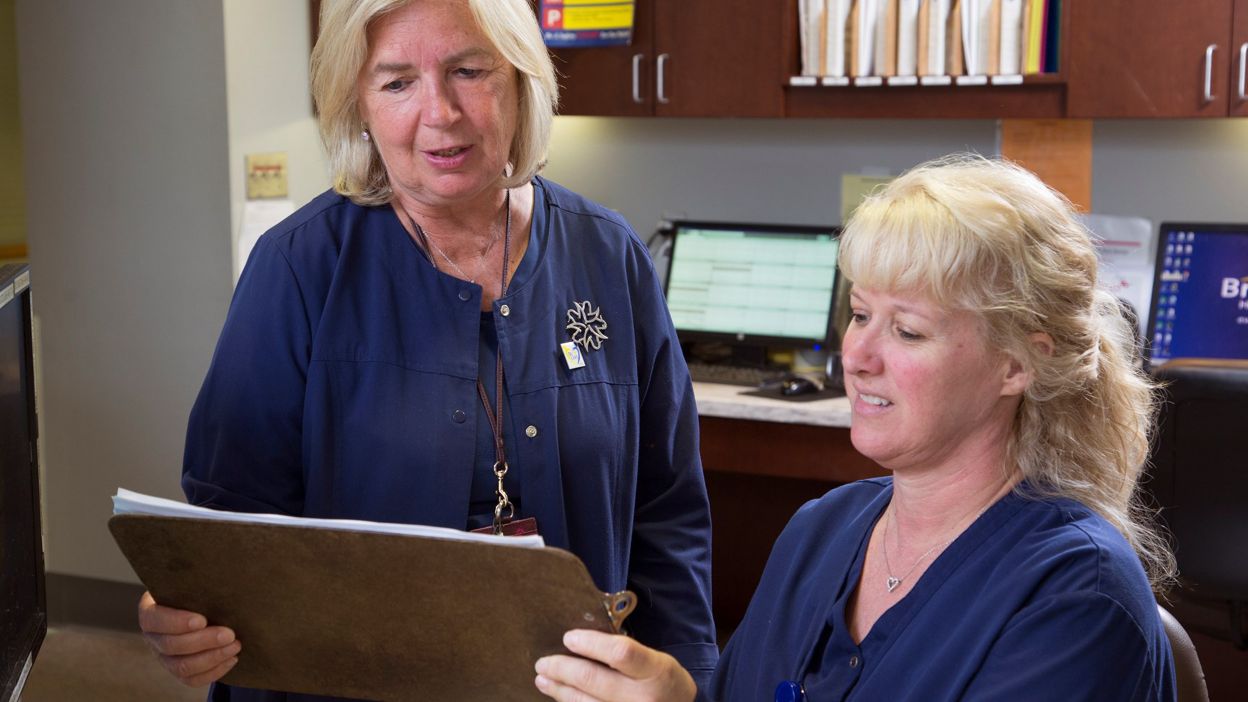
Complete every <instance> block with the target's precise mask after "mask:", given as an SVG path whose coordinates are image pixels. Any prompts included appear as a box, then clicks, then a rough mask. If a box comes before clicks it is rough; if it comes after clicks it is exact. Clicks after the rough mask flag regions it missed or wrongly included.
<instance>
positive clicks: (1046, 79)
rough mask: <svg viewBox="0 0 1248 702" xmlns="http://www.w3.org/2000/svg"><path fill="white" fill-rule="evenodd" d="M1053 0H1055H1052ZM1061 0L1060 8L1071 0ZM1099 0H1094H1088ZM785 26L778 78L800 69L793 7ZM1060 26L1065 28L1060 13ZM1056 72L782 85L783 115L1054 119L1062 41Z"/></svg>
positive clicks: (1061, 84) (1060, 92)
mask: <svg viewBox="0 0 1248 702" xmlns="http://www.w3.org/2000/svg"><path fill="white" fill-rule="evenodd" d="M1054 1H1057V0H1054ZM1079 1H1080V0H1062V3H1063V8H1065V7H1066V6H1067V5H1069V4H1071V2H1079ZM1092 1H1099V0H1092ZM785 21H786V25H785V27H784V55H785V64H784V71H783V76H782V78H781V80H782V81H785V82H787V81H788V79H789V77H790V76H796V75H798V74H800V73H801V70H800V60H799V51H800V49H799V44H800V41H799V32H798V20H797V11H796V9H793V10H792V11H791V12H790V13H789V16H788V17H787V18H786V20H785ZM1059 21H1060V22H1061V25H1062V26H1061V30H1060V32H1061V33H1062V34H1063V35H1064V34H1065V32H1066V31H1067V28H1066V25H1067V24H1068V23H1069V22H1068V18H1067V17H1065V16H1062V17H1061V18H1060V20H1059ZM1062 47H1063V48H1062V50H1061V51H1062V55H1061V58H1059V60H1058V72H1057V73H1051V74H1043V75H1029V76H1026V77H1025V78H1024V81H1023V84H1022V85H985V86H964V85H961V86H960V85H949V86H914V87H900V86H889V85H881V86H878V87H860V86H843V87H824V86H818V87H787V88H786V93H785V115H786V116H788V117H851V118H870V117H880V118H920V119H922V118H968V119H1004V118H1029V119H1055V118H1060V117H1064V116H1065V115H1066V82H1065V71H1064V68H1065V66H1066V52H1065V48H1064V45H1062Z"/></svg>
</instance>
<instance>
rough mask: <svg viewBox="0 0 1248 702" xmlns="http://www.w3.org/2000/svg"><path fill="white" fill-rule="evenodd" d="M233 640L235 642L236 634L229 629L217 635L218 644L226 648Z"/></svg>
mask: <svg viewBox="0 0 1248 702" xmlns="http://www.w3.org/2000/svg"><path fill="white" fill-rule="evenodd" d="M233 640H234V632H232V631H230V630H229V629H222V630H221V632H220V633H219V634H217V643H218V644H220V645H221V646H224V645H226V644H228V643H229V642H231V641H233Z"/></svg>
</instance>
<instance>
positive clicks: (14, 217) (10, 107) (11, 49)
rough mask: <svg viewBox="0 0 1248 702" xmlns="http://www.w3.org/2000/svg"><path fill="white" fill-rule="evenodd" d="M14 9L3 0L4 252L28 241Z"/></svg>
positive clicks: (0, 221) (0, 220)
mask: <svg viewBox="0 0 1248 702" xmlns="http://www.w3.org/2000/svg"><path fill="white" fill-rule="evenodd" d="M14 9H15V8H14V0H0V252H3V250H5V249H6V248H8V247H12V246H16V245H18V244H24V243H25V242H26V206H25V203H24V202H23V198H24V190H23V186H22V128H21V122H20V119H19V116H18V99H17V33H16V28H15V26H14ZM0 255H3V254H2V253H0Z"/></svg>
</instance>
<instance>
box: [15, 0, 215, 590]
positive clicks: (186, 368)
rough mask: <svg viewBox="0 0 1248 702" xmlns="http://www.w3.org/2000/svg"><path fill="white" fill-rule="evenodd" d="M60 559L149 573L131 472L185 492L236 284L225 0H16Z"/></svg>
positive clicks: (145, 485)
mask: <svg viewBox="0 0 1248 702" xmlns="http://www.w3.org/2000/svg"><path fill="white" fill-rule="evenodd" d="M16 9H17V13H16V17H17V38H18V66H19V69H20V71H19V80H20V91H19V93H20V99H21V116H22V148H23V151H24V154H25V157H26V158H25V170H24V175H25V181H26V183H27V186H28V187H27V198H28V204H29V208H28V209H27V223H28V231H29V240H30V263H31V274H32V275H31V279H32V280H31V287H32V291H33V302H34V311H35V314H36V316H37V318H38V321H39V324H40V330H41V342H42V343H41V346H40V349H41V354H40V359H39V360H40V363H41V366H42V389H43V391H42V393H41V394H40V396H39V403H40V407H39V411H40V420H41V426H42V428H43V434H42V436H41V440H42V446H43V453H42V455H41V458H42V463H43V471H44V504H45V510H44V515H45V525H46V529H45V533H46V542H45V551H46V555H47V559H46V564H47V567H48V570H50V571H55V572H58V573H64V574H69V575H79V576H87V577H96V578H106V579H112V580H124V581H130V582H133V581H134V575H133V574H132V573H131V571H130V568H129V566H128V565H127V564H126V562H125V560H124V559H123V558H122V557H121V555H120V553H119V552H118V551H117V548H116V546H115V545H114V544H113V541H112V538H111V537H110V536H109V533H108V530H107V528H106V523H107V520H108V517H109V515H110V513H111V508H110V504H109V499H108V498H109V495H111V494H112V493H113V492H114V491H115V490H116V489H117V487H118V486H124V487H128V488H131V489H134V490H140V491H143V492H149V493H154V494H157V495H163V496H171V497H176V496H180V494H181V491H180V490H179V488H178V479H179V466H180V465H181V459H182V441H183V436H184V433H185V430H186V417H187V411H188V409H189V408H190V405H191V402H192V401H193V399H194V397H195V393H196V392H197V390H198V388H199V383H200V380H201V379H202V378H203V374H204V371H205V369H206V368H207V366H208V361H209V359H210V357H211V355H212V348H213V344H214V343H215V340H216V336H217V332H218V331H219V330H220V328H221V323H222V321H223V319H224V317H225V309H226V306H227V305H228V303H229V296H230V261H229V253H230V249H229V232H230V222H229V210H230V197H229V174H228V173H227V170H226V168H227V160H228V153H229V144H228V142H227V135H226V106H225V99H226V85H225V58H224V46H225V40H224V36H223V31H222V27H223V19H222V8H221V5H220V3H213V2H203V1H202V0H109V1H108V2H82V1H81V0H17V3H16Z"/></svg>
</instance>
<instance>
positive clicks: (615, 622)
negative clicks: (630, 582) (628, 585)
mask: <svg viewBox="0 0 1248 702" xmlns="http://www.w3.org/2000/svg"><path fill="white" fill-rule="evenodd" d="M602 606H603V607H606V608H607V619H609V620H611V628H612V629H614V630H615V632H616V633H617V634H618V633H619V632H620V630H621V628H622V627H623V626H624V620H625V619H626V618H627V617H628V615H630V614H632V613H633V610H634V609H636V608H637V596H636V595H634V594H633V593H632V592H629V591H628V590H620V591H619V592H617V593H614V594H612V593H606V592H604V593H603V599H602Z"/></svg>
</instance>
